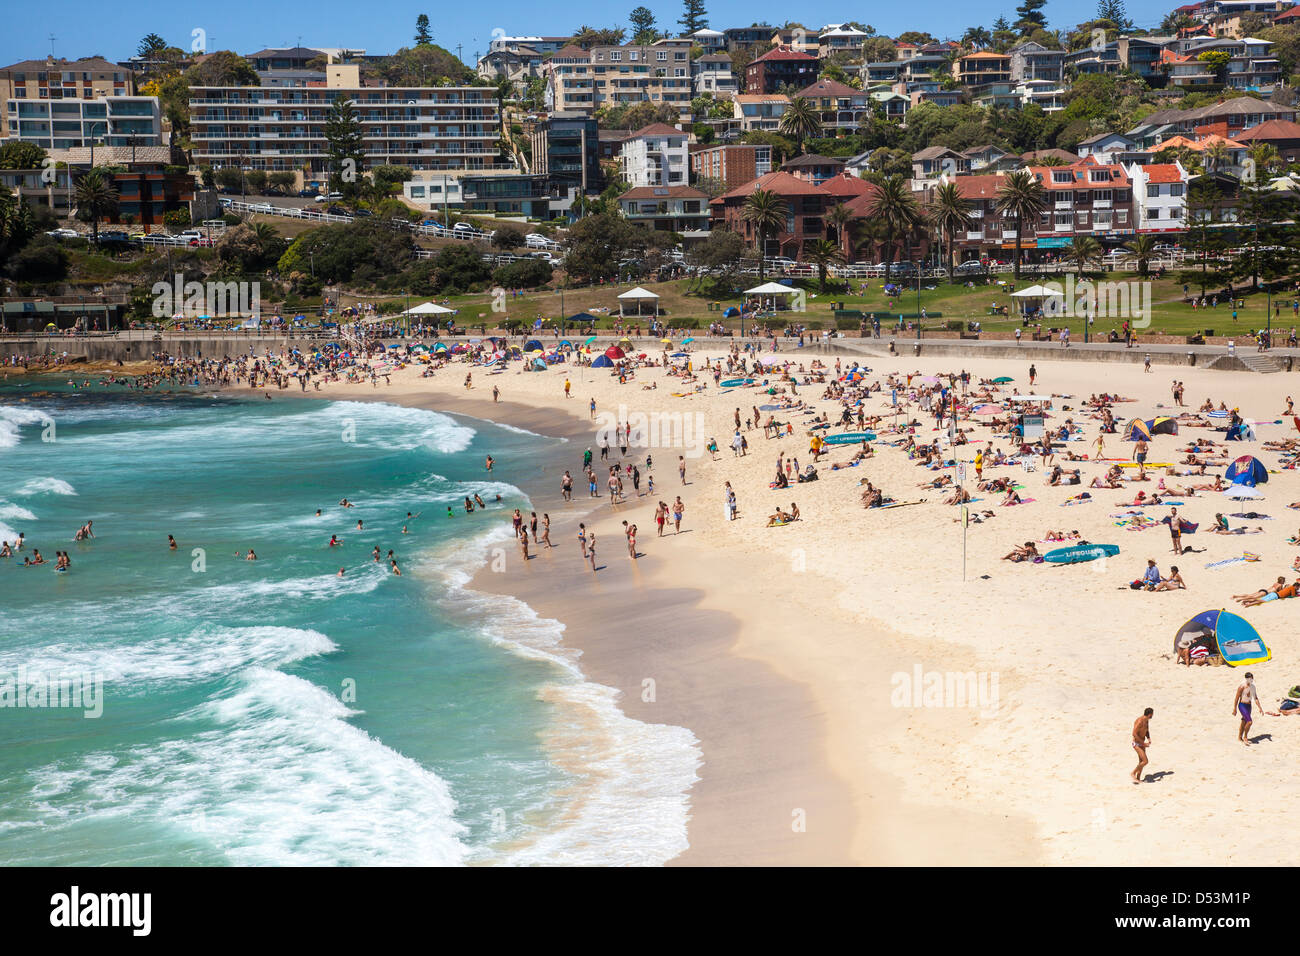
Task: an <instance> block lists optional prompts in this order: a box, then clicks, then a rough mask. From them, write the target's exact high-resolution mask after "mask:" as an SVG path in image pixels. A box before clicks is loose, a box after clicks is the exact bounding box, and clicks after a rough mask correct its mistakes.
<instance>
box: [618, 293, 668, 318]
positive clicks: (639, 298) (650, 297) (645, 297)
mask: <svg viewBox="0 0 1300 956" xmlns="http://www.w3.org/2000/svg"><path fill="white" fill-rule="evenodd" d="M646 301H650V302H653V303H654V307H655V310H654V316H655V318H658V317H659V295H658V294H657V293H655V292H651V291H650V290H649V289H643V288H641V287H640V286H637V287H636V288H635V289H628V290H627V291H626V292H624V293H622V294H621V295H620V296H619V297H618V315H619V318H623V307H624V305H625V304H626V303H628V302H635V303H636V314H637V315H640V314H641V303H642V302H646Z"/></svg>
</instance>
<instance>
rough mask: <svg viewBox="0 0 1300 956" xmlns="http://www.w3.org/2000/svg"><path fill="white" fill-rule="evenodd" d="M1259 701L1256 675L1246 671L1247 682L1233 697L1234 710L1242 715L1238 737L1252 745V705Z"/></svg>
mask: <svg viewBox="0 0 1300 956" xmlns="http://www.w3.org/2000/svg"><path fill="white" fill-rule="evenodd" d="M1257 703H1259V691H1257V690H1255V675H1254V674H1252V673H1250V671H1247V672H1246V682H1245V683H1244V684H1242V685H1241V686H1240V687H1238V688H1237V696H1236V697H1234V698H1233V699H1232V712H1233V713H1234V714H1237V715H1238V716H1239V717H1241V726H1240V727H1239V728H1238V729H1237V739H1238V740H1240V741H1241V742H1242V743H1243V744H1246V745H1247V746H1249V745H1250V725H1251V723H1252V722H1253V721H1254V717H1252V716H1251V705H1252V704H1257Z"/></svg>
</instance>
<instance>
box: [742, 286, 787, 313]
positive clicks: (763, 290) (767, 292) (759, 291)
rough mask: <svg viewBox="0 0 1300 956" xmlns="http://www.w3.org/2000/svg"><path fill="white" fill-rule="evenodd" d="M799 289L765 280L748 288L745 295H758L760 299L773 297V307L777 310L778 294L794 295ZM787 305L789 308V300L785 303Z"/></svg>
mask: <svg viewBox="0 0 1300 956" xmlns="http://www.w3.org/2000/svg"><path fill="white" fill-rule="evenodd" d="M798 291H799V290H798V289H796V288H794V287H793V286H788V285H782V284H781V283H779V282H764V283H763V284H762V285H756V286H754V288H752V289H746V290H745V295H756V296H758V297H759V298H760V299H771V300H772V309H773V311H775V310H776V307H777V296H782V295H785V296H789V295H794V294H795V293H796V292H798ZM785 305H786V306H787V308H788V307H789V303H788V302H787V303H785Z"/></svg>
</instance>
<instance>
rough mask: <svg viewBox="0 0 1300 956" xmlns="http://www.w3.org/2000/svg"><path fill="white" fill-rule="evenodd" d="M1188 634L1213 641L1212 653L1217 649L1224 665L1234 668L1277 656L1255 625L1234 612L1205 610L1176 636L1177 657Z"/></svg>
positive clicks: (1194, 638) (1195, 638)
mask: <svg viewBox="0 0 1300 956" xmlns="http://www.w3.org/2000/svg"><path fill="white" fill-rule="evenodd" d="M1184 635H1187V636H1190V637H1191V638H1192V640H1193V641H1197V640H1200V641H1203V642H1204V641H1212V642H1213V643H1211V644H1210V650H1211V652H1214V651H1216V650H1217V651H1218V653H1219V654H1220V655H1221V656H1222V657H1223V660H1224V663H1226V664H1231V665H1232V666H1233V667H1242V666H1243V665H1247V664H1262V663H1263V662H1264V661H1267V660H1270V659H1271V658H1272V657H1273V652H1272V651H1270V650H1269V649H1268V645H1267V644H1265V643H1264V639H1263V638H1262V637H1260V636H1259V631H1257V630H1255V628H1254V625H1252V624H1251V623H1250V622H1249V621H1247V620H1246V619H1245V618H1243V617H1240V616H1238V615H1236V614H1233V613H1232V612H1231V611H1222V610H1220V611H1202V612H1201V613H1200V614H1197V615H1196V616H1195V617H1193V618H1192V619H1191V620H1190V621H1188V622H1187V623H1186V624H1184V625H1183V626H1182V627H1180V628H1179V629H1178V632H1177V633H1176V634H1175V635H1174V653H1175V654H1177V653H1178V642H1179V641H1181V640H1182V638H1183V636H1184Z"/></svg>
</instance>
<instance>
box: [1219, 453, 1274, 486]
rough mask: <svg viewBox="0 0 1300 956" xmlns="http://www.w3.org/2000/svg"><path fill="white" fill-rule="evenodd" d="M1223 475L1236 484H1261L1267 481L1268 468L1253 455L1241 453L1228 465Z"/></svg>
mask: <svg viewBox="0 0 1300 956" xmlns="http://www.w3.org/2000/svg"><path fill="white" fill-rule="evenodd" d="M1223 477H1224V478H1227V479H1228V480H1229V481H1231V482H1233V483H1234V484H1238V485H1262V484H1264V483H1265V482H1266V481H1268V469H1267V468H1265V467H1264V463H1263V462H1262V461H1260V460H1259V459H1258V458H1256V457H1255V456H1254V455H1242V456H1241V457H1240V458H1238V459H1237V460H1236V461H1234V462H1233V463H1232V464H1231V465H1229V466H1228V470H1227V471H1225V472H1224V473H1223Z"/></svg>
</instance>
